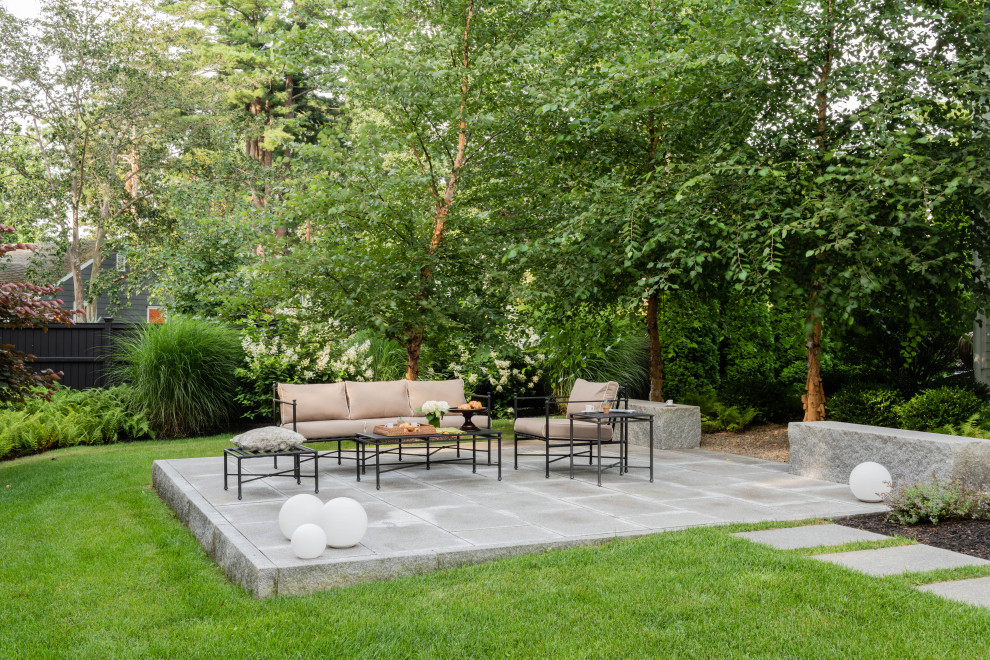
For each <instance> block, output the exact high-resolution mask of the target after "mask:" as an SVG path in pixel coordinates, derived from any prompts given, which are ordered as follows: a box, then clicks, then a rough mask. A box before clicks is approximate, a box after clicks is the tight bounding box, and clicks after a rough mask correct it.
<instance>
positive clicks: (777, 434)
mask: <svg viewBox="0 0 990 660" xmlns="http://www.w3.org/2000/svg"><path fill="white" fill-rule="evenodd" d="M701 447H702V449H711V450H713V451H721V452H725V453H728V454H740V455H742V456H752V457H754V458H762V459H764V460H767V461H777V462H778V463H789V462H790V445H789V444H788V442H787V426H786V425H783V424H765V425H763V426H754V427H753V428H751V429H749V430H747V431H744V432H742V433H728V432H725V433H705V434H703V435H702V436H701ZM886 518H887V514H886V513H867V514H863V515H860V516H849V517H847V518H840V519H837V520H836V521H835V522H836V523H838V524H840V525H845V526H846V527H855V528H857V529H865V530H867V531H870V532H876V533H877V534H885V535H887V536H903V537H906V538H910V539H915V540H916V541H918V543H924V544H925V545H930V546H933V547H936V548H943V549H945V550H952V551H954V552H960V553H962V554H964V555H970V556H972V557H980V558H981V559H987V560H990V521H985V520H943V521H940V522H939V524H937V525H932V524H930V523H929V524H918V525H897V524H894V523H889V522H887V520H886Z"/></svg>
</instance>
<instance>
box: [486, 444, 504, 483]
mask: <svg viewBox="0 0 990 660" xmlns="http://www.w3.org/2000/svg"><path fill="white" fill-rule="evenodd" d="M491 444H492V441H491V439H490V438H489V440H488V446H489V447H491ZM498 480H499V481H502V435H501V434H499V436H498Z"/></svg>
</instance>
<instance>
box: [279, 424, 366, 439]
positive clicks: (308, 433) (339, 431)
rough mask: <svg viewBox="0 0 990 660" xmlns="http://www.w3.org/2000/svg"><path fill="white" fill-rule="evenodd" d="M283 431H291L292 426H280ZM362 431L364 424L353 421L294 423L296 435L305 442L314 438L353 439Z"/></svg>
mask: <svg viewBox="0 0 990 660" xmlns="http://www.w3.org/2000/svg"><path fill="white" fill-rule="evenodd" d="M282 428H284V429H289V430H291V429H292V424H282ZM362 431H364V422H363V421H362V420H353V419H332V420H327V421H321V422H296V433H299V434H300V435H302V436H303V437H304V438H306V439H307V440H312V439H314V438H353V437H354V435H355V434H356V433H361V432H362Z"/></svg>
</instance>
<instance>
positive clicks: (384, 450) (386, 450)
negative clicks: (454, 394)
mask: <svg viewBox="0 0 990 660" xmlns="http://www.w3.org/2000/svg"><path fill="white" fill-rule="evenodd" d="M355 439H356V441H357V445H358V446H357V480H358V481H361V475H362V474H363V473H364V472H365V471H366V468H367V465H368V461H370V460H371V456H369V455H368V450H369V448H370V449H371V452H372V453H373V454H374V459H375V488H376V489H377V490H381V487H382V478H381V475H382V472H391V471H392V470H403V469H405V468H411V467H416V466H417V465H426V469H427V470H429V469H430V466H431V465H433V464H437V463H466V462H468V461H471V472H477V471H478V452H479V451H481V452H484V453H485V454H487V459H488V460H487V463H488V465H491V464H492V442H493V441H494V443H495V445H496V447H497V451H498V460H497V461H496V465H497V466H498V480H499V481H502V432H501V431H492V430H491V429H478V430H476V431H461V430H458V431H457V433H430V434H429V435H422V434H420V435H379V434H377V433H358V434H357V435H356V436H355ZM468 441H470V443H471V458H467V457H466V456H465V457H461V443H464V442H468ZM479 441H481V442H482V443H483V446H482V447H478V442H479ZM403 447H405V448H407V449H408V448H409V447H417V448H425V449H426V454H425V457H426V461H406V460H404V458H403V453H402V449H403ZM451 447H456V448H457V457H456V458H442V459H434V458H432V456H433V455H434V454H436V453H437V452H438V451H440V450H442V449H449V448H451ZM465 449H466V448H465ZM383 454H386V455H388V454H395V455H397V456H398V457H399V462H398V463H386V464H385V466H382V463H381V457H382V455H383ZM405 456H406V457H409V456H414V457H419V456H423V454H419V453H415V454H409V453H406V454H405Z"/></svg>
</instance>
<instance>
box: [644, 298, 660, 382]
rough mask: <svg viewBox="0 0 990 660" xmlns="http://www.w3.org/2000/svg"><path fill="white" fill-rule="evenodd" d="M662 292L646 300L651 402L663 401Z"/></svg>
mask: <svg viewBox="0 0 990 660" xmlns="http://www.w3.org/2000/svg"><path fill="white" fill-rule="evenodd" d="M659 315H660V292H659V291H656V290H653V291H651V292H650V295H649V297H648V298H647V299H646V333H647V334H648V335H649V337H650V401H663V354H662V353H661V352H660V323H659Z"/></svg>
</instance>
